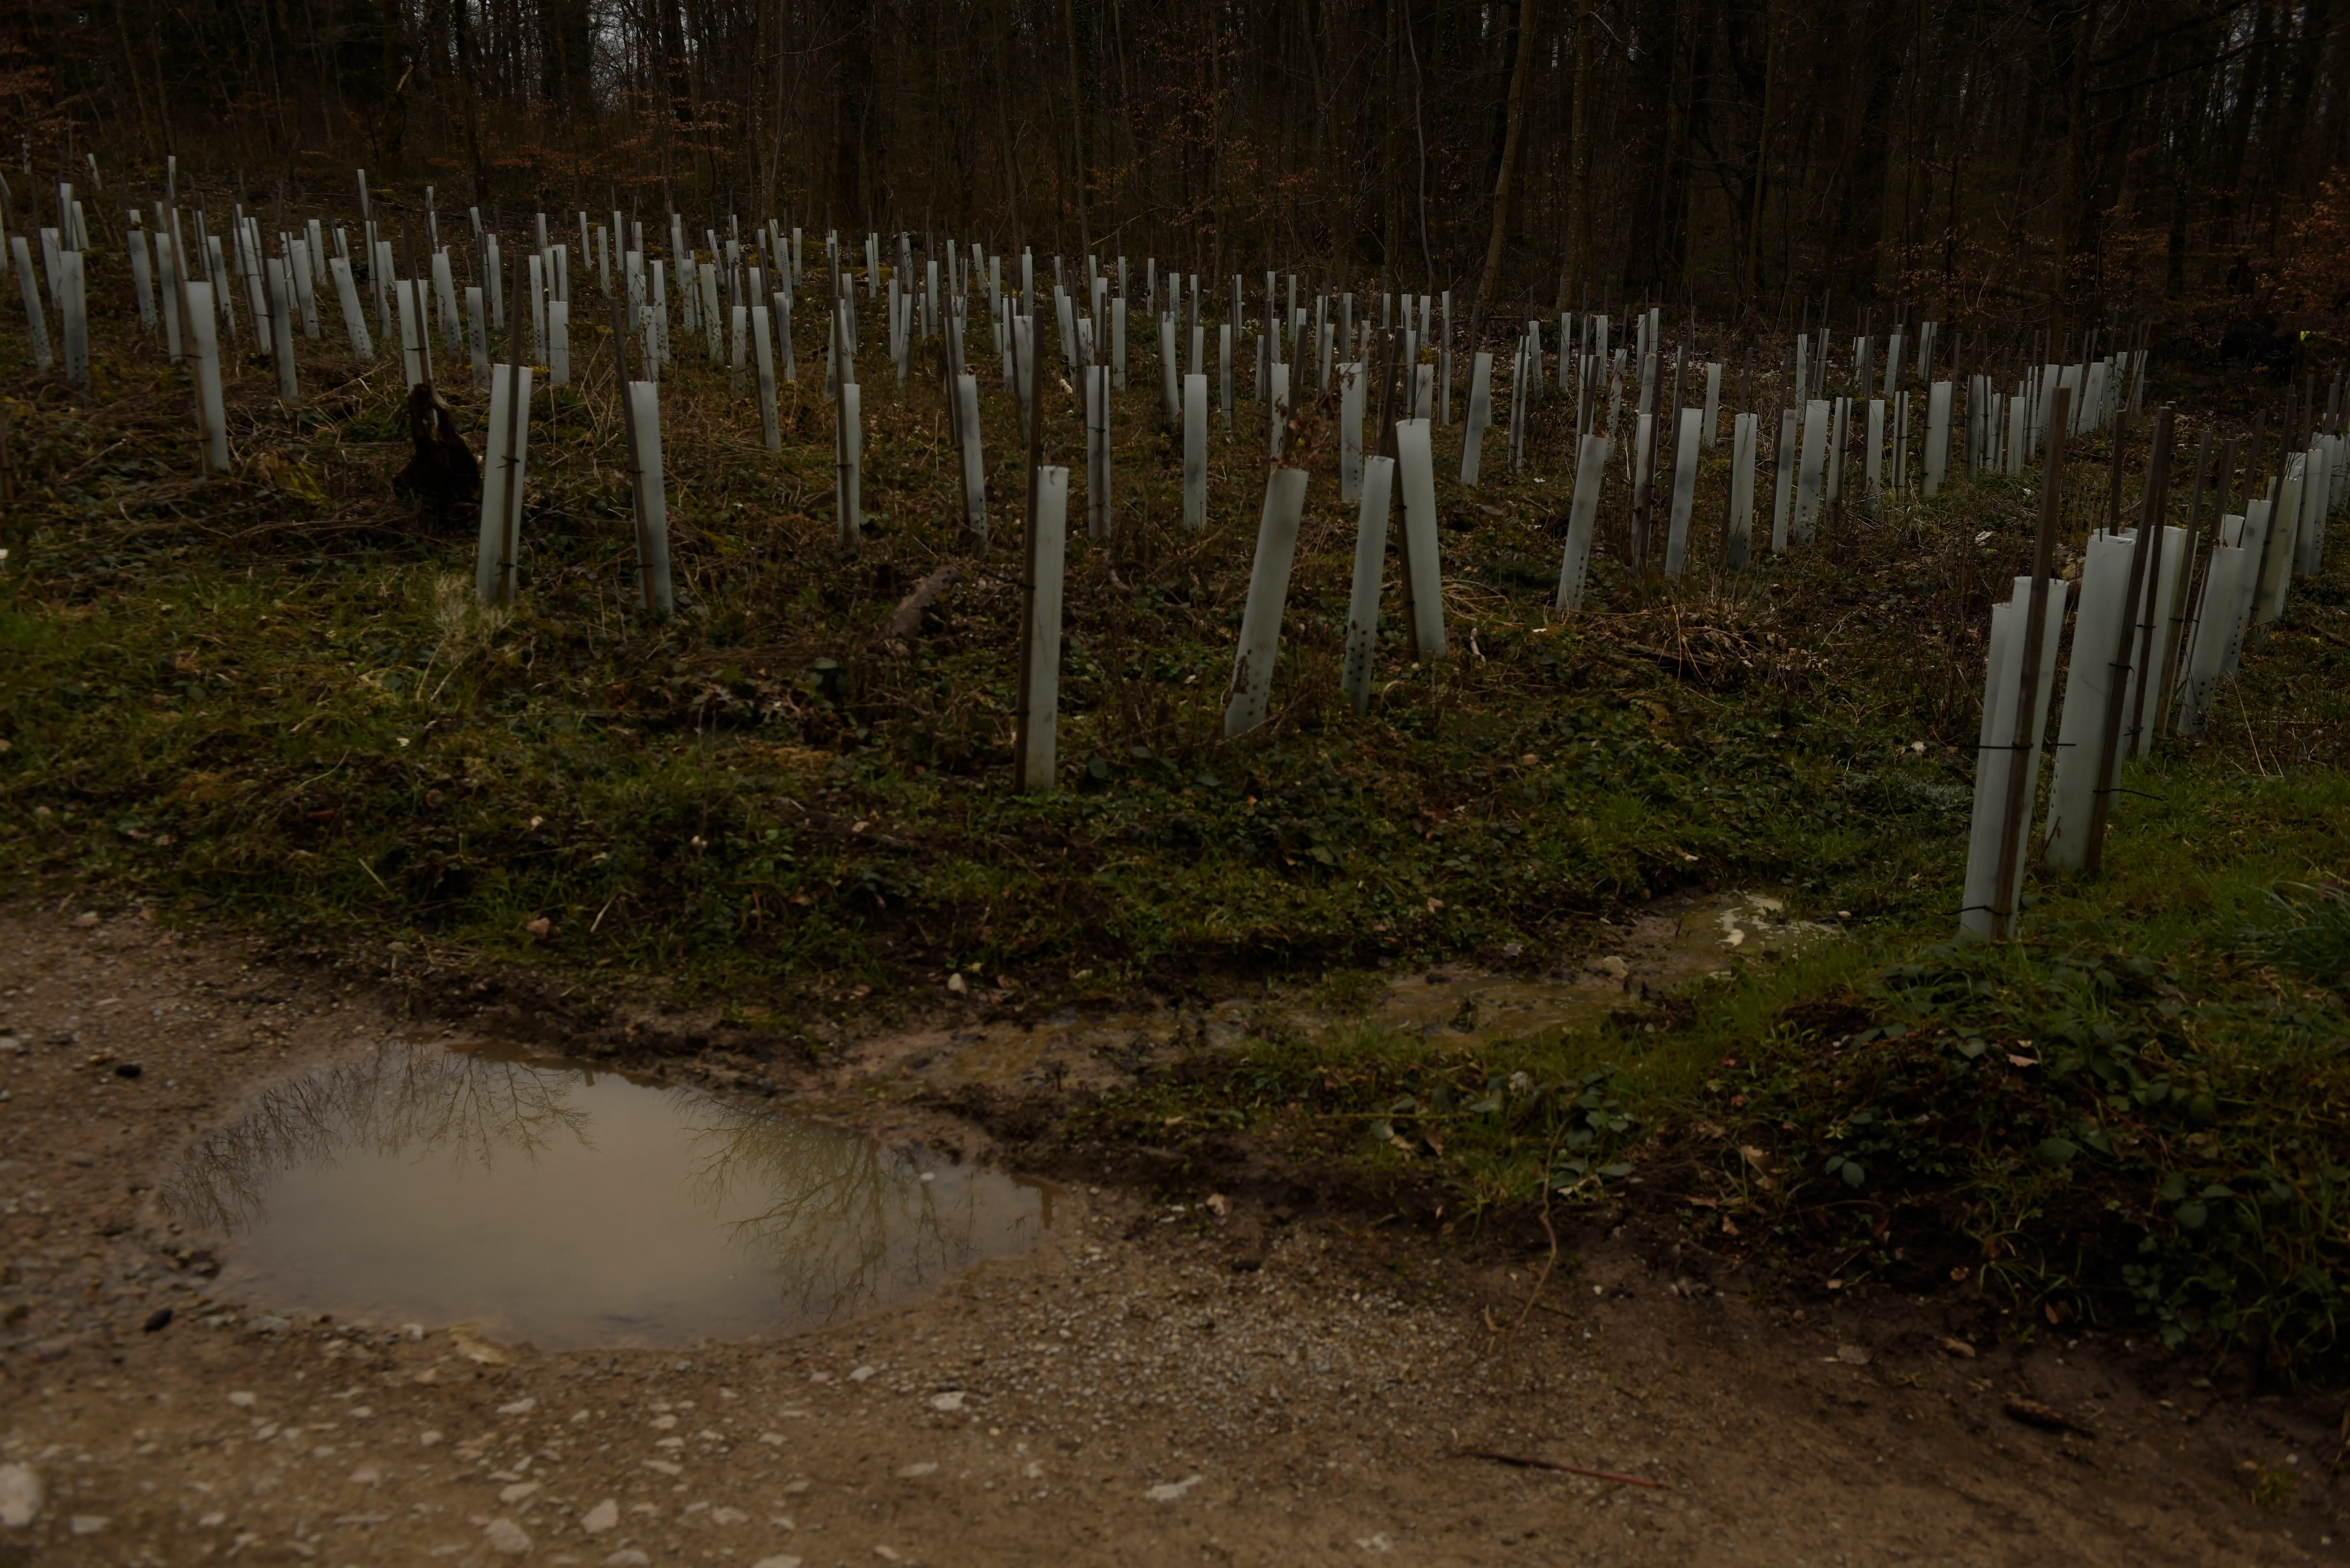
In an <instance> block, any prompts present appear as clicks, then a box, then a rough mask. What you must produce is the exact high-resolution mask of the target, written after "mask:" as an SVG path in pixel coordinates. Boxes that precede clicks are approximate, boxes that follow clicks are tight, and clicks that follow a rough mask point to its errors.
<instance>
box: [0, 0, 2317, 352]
mask: <svg viewBox="0 0 2350 1568" xmlns="http://www.w3.org/2000/svg"><path fill="white" fill-rule="evenodd" d="M2345 20H2350V5H2345V4H2344V0H2241V3H2239V4H2235V5H2226V4H2220V3H2217V0H2208V3H2202V4H2198V3H2194V0H2086V3H2085V4H2055V3H2051V0H2008V3H1994V0H1814V3H1809V4H1801V5H1798V4H1794V3H1792V0H1729V3H1727V4H1719V3H1717V4H1699V3H1698V0H1255V3H1253V4H1241V3H1235V0H1205V3H1192V4H1184V5H1170V4H1167V3H1166V0H93V3H90V4H75V5H67V4H63V3H61V0H28V3H26V4H25V5H22V6H21V8H19V9H17V11H16V24H15V29H14V36H13V38H12V39H11V40H10V41H8V42H7V43H6V44H5V46H0V48H5V56H0V67H5V69H0V99H5V101H0V134H5V135H6V136H7V137H8V139H9V140H10V141H12V142H16V143H18V144H19V146H18V148H16V149H12V151H20V152H21V156H20V157H18V158H14V159H10V160H9V161H11V162H16V163H18V164H20V166H21V169H20V174H19V177H20V179H21V178H22V173H23V172H32V173H35V174H37V175H40V176H43V177H47V175H48V174H49V172H50V171H51V170H52V169H54V171H56V173H57V176H59V177H65V178H73V177H76V176H77V175H81V176H86V175H87V163H86V159H85V154H86V153H88V152H89V151H96V152H97V153H98V154H99V159H100V162H101V166H102V167H104V168H108V169H110V170H111V171H114V174H115V177H116V178H117V179H118V180H120V179H123V178H126V177H127V178H129V179H130V181H131V182H133V184H134V186H136V185H143V184H151V183H152V182H153V180H154V178H155V176H156V174H157V173H158V172H159V171H160V169H161V161H162V159H163V157H164V155H165V154H166V153H176V154H177V155H178V156H179V158H180V159H181V161H182V167H183V169H185V170H186V171H188V172H189V173H190V174H191V175H192V176H193V177H198V178H203V179H205V180H208V181H217V182H226V181H228V180H231V179H237V178H241V179H243V180H244V181H245V182H249V185H250V187H251V188H252V189H253V190H254V191H255V193H256V194H258V193H262V192H282V193H284V194H285V195H286V196H287V197H288V198H289V199H295V200H307V201H317V200H320V199H322V198H323V199H325V200H328V201H329V202H338V203H339V202H348V203H349V204H352V205H356V196H355V193H354V191H353V185H352V172H351V171H352V169H353V167H354V166H364V167H365V168H366V169H367V170H368V171H369V177H370V180H371V182H373V183H374V184H375V186H376V188H377V189H378V190H379V191H389V192H395V193H396V194H397V197H398V198H399V199H403V200H406V201H408V202H413V201H415V200H416V199H417V198H418V196H419V195H420V194H421V188H422V187H423V186H424V185H425V184H426V183H428V182H429V183H432V184H434V185H436V186H437V187H438V195H437V201H438V203H439V204H440V205H441V206H442V207H443V208H444V209H450V208H452V207H453V208H456V209H462V207H463V205H464V204H466V203H469V202H470V203H477V204H479V205H480V206H481V207H482V208H483V210H484V217H485V218H488V217H492V215H493V214H494V213H507V214H514V213H518V212H519V211H524V210H529V209H535V208H538V207H542V206H543V207H546V208H547V209H550V210H555V209H560V208H563V207H567V206H585V207H593V208H601V209H610V208H612V207H614V206H619V207H620V208H622V209H624V210H628V209H634V210H636V211H639V212H640V213H654V212H660V211H663V210H666V208H667V207H668V206H669V205H671V204H672V203H674V204H675V205H677V206H679V207H681V208H683V209H685V210H686V211H688V212H689V213H695V214H697V215H702V216H704V217H705V218H706V217H707V216H708V215H710V214H715V213H723V212H726V211H730V210H731V211H738V212H740V213H743V216H744V220H745V222H746V223H748V222H750V221H751V220H752V219H753V218H754V217H759V216H766V215H769V214H774V215H777V216H781V217H784V218H785V221H787V222H790V223H806V224H807V225H808V226H809V227H811V228H813V229H816V230H818V231H821V230H823V229H825V228H828V227H833V226H837V227H839V228H841V229H844V230H850V231H863V230H867V229H879V230H884V231H890V230H898V229H906V230H910V231H912V232H913V233H914V234H915V235H916V236H917V237H918V240H919V239H920V237H921V236H924V235H929V234H936V235H939V236H941V237H945V236H949V235H951V236H954V237H959V238H980V239H983V240H988V241H991V242H992V243H993V244H994V245H1007V244H1033V245H1035V246H1036V247H1037V248H1038V249H1039V250H1040V251H1043V250H1051V251H1055V252H1059V253H1065V254H1074V253H1076V251H1078V250H1079V249H1080V248H1085V247H1096V248H1101V249H1107V248H1110V247H1115V248H1116V249H1117V250H1119V251H1122V252H1123V253H1125V254H1128V255H1130V256H1134V257H1136V258H1137V259H1138V260H1139V258H1140V257H1141V256H1143V255H1146V254H1149V255H1154V256H1156V257H1158V258H1159V259H1160V260H1161V262H1162V263H1165V262H1174V263H1176V264H1178V265H1181V266H1183V267H1185V268H1187V269H1195V270H1198V271H1200V272H1201V273H1203V274H1205V275H1208V276H1210V277H1218V276H1222V275H1225V274H1226V273H1228V272H1232V271H1243V270H1250V269H1255V268H1261V267H1263V266H1268V265H1280V266H1283V267H1285V268H1289V269H1293V270H1298V271H1301V272H1309V273H1315V274H1317V275H1319V277H1320V278H1321V279H1323V280H1328V279H1330V278H1334V277H1336V276H1341V275H1343V276H1346V277H1347V278H1349V279H1361V278H1367V277H1369V276H1371V275H1379V276H1384V277H1386V278H1388V279H1389V280H1390V281H1391V282H1398V283H1401V284H1403V285H1405V286H1413V287H1431V286H1432V287H1436V288H1443V287H1451V288H1453V289H1455V290H1457V291H1460V292H1461V294H1462V295H1463V296H1466V297H1467V298H1470V299H1473V300H1475V301H1477V302H1478V303H1479V305H1480V306H1481V307H1482V308H1484V309H1487V310H1489V311H1495V312H1514V311H1515V310H1517V309H1520V308H1524V307H1528V306H1533V307H1542V308H1558V307H1577V306H1588V307H1589V308H1594V309H1596V308H1600V307H1601V306H1602V305H1603V302H1605V303H1607V304H1608V305H1620V304H1622V303H1623V302H1626V301H1627V300H1634V299H1637V300H1640V301H1652V302H1658V303H1661V304H1665V305H1668V306H1671V307H1672V308H1673V312H1674V314H1679V313H1680V312H1681V311H1684V310H1694V311H1696V312H1698V313H1700V314H1702V315H1706V316H1709V317H1712V316H1720V315H1742V316H1744V317H1747V318H1748V319H1750V320H1752V321H1756V322H1758V323H1773V322H1779V321H1784V322H1785V323H1786V324H1787V325H1789V326H1793V325H1794V324H1795V321H1796V319H1797V317H1799V316H1813V317H1816V313H1817V312H1818V311H1820V310H1821V309H1822V308H1825V309H1827V310H1828V311H1829V312H1830V314H1831V317H1832V318H1833V319H1835V320H1836V321H1838V322H1840V323H1841V322H1844V321H1845V320H1846V318H1847V317H1850V316H1852V315H1854V314H1856V312H1858V311H1859V310H1861V309H1863V308H1871V309H1876V310H1878V311H1880V312H1882V311H1887V310H1906V311H1916V312H1924V313H1928V314H1933V315H1938V316H1940V317H1944V318H1946V319H1955V320H1960V321H1974V322H1977V323H1979V324H1980V325H1981V326H1982V327H1986V328H1988V329H1991V330H1994V331H1996V330H1999V329H2000V328H2001V327H2002V326H2003V327H2006V328H2008V329H2011V330H2013V331H2015V332H2018V333H2021V332H2023V331H2025V330H2048V331H2058V330H2064V331H2071V330H2075V329H2079V328H2083V327H2091V326H2098V327H2105V326H2110V325H2119V324H2123V323H2132V324H2135V323H2152V324H2155V325H2156V326H2157V328H2158V330H2162V331H2167V332H2168V333H2171V334H2173V335H2174V336H2176V337H2179V338H2182V339H2184V340H2189V341H2194V342H2199V343H2203V344H2206V345H2208V346H2209V347H2210V348H2214V349H2216V348H2217V347H2218V345H2219V343H2220V340H2221V337H2222V336H2223V334H2224V333H2225V332H2226V331H2227V330H2228V329H2229V328H2230V327H2241V325H2243V324H2245V323H2248V322H2257V323H2261V324H2262V325H2266V326H2276V327H2288V328H2304V329H2311V330H2316V331H2320V332H2327V333H2330V332H2331V331H2332V330H2333V328H2334V325H2335V320H2336V317H2337V315H2338V314H2339V310H2338V307H2339V306H2341V305H2342V304H2344V303H2345V300H2350V256H2345V251H2350V246H2345V243H2344V242H2345V240H2350V191H2345V189H2344V188H2343V187H2342V186H2340V185H2337V184H2335V183H2334V171H2335V170H2336V168H2337V167H2338V166H2339V165H2340V163H2341V162H2342V161H2343V158H2344V154H2345V148H2350V58H2345V52H2350V32H2345V26H2344V23H2345ZM112 204H119V202H110V203H109V205H112ZM505 221H507V222H509V223H511V222H513V221H515V219H514V218H512V217H508V218H507V219H506V220H505ZM648 227H653V225H650V224H649V225H648ZM1879 318H1880V319H1882V317H1881V316H1880V317H1879Z"/></svg>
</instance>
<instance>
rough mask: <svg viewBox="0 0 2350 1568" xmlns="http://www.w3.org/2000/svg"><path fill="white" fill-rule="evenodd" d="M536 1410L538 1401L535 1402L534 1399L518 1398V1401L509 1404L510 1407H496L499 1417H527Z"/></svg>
mask: <svg viewBox="0 0 2350 1568" xmlns="http://www.w3.org/2000/svg"><path fill="white" fill-rule="evenodd" d="M537 1408H538V1401H537V1400H536V1399H534V1398H530V1397H524V1398H520V1399H517V1400H515V1402H514V1403H513V1404H511V1405H501V1406H499V1407H498V1414H499V1415H501V1416H527V1415H529V1414H530V1413H531V1412H532V1411H533V1410H536V1409H537Z"/></svg>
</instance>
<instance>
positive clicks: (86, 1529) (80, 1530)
mask: <svg viewBox="0 0 2350 1568" xmlns="http://www.w3.org/2000/svg"><path fill="white" fill-rule="evenodd" d="M66 1522H67V1528H68V1529H69V1530H71V1531H72V1532H74V1533H75V1534H76V1535H96V1534H97V1533H98V1532H99V1531H101V1530H104V1529H105V1528H106V1520H105V1518H104V1516H102V1515H99V1514H95V1513H77V1514H75V1515H74V1516H73V1518H72V1519H70V1520H68V1521H66Z"/></svg>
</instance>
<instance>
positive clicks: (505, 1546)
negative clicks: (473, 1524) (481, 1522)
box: [482, 1519, 530, 1557]
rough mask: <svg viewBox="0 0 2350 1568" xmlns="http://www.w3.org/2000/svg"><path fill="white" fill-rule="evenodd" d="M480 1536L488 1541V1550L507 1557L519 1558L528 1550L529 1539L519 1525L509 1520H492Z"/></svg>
mask: <svg viewBox="0 0 2350 1568" xmlns="http://www.w3.org/2000/svg"><path fill="white" fill-rule="evenodd" d="M482 1534H483V1535H484V1537H485V1538H486V1539H487V1540H488V1541H489V1543H490V1550H491V1551H493V1552H498V1553H500V1554H501V1555H503V1556H507V1557H519V1556H521V1555H522V1554H523V1553H524V1552H527V1551H529V1550H530V1537H529V1536H528V1535H526V1534H525V1533H524V1532H523V1528H522V1526H521V1525H519V1524H516V1523H515V1521H513V1520H511V1519H494V1520H492V1521H490V1523H489V1528H488V1529H486V1530H484V1531H483V1532H482Z"/></svg>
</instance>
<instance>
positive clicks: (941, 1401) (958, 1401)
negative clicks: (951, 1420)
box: [931, 1392, 963, 1410]
mask: <svg viewBox="0 0 2350 1568" xmlns="http://www.w3.org/2000/svg"><path fill="white" fill-rule="evenodd" d="M962 1398H963V1397H962V1394H961V1393H959V1392H958V1393H953V1394H936V1395H932V1396H931V1409H933V1410H960V1409H962Z"/></svg>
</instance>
